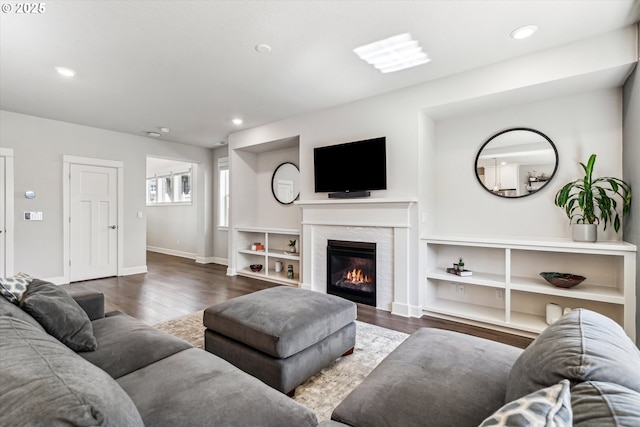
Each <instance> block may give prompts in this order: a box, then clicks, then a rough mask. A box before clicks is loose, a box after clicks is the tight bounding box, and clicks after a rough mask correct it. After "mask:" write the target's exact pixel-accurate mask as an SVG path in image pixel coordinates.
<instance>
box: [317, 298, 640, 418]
mask: <svg viewBox="0 0 640 427" xmlns="http://www.w3.org/2000/svg"><path fill="white" fill-rule="evenodd" d="M321 425H322V426H323V427H331V426H335V427H337V426H344V425H349V426H355V427H361V426H362V427H364V426H366V427H379V426H403V427H410V426H443V427H445V426H446V427H451V426H456V427H465V426H469V427H471V426H473V427H476V426H479V425H482V426H483V427H484V426H510V427H516V426H533V425H539V426H571V425H573V426H576V427H607V426H616V427H622V426H624V427H632V426H634V427H637V426H640V350H638V347H636V345H635V344H634V343H633V342H632V341H631V340H630V339H629V338H628V337H627V335H626V334H625V333H624V330H623V329H622V328H621V327H620V326H619V325H618V324H617V323H615V322H614V321H613V320H611V319H609V318H607V317H605V316H602V315H600V314H598V313H595V312H592V311H589V310H584V309H578V310H574V311H572V312H571V313H569V314H567V315H565V316H564V317H562V318H561V319H560V320H559V321H558V322H556V323H554V324H553V325H551V326H550V327H548V328H547V329H546V330H545V331H544V332H543V333H542V334H541V335H540V336H538V337H537V338H536V339H535V340H534V341H533V342H532V343H531V344H530V345H529V346H528V347H527V348H526V349H525V350H524V351H523V350H521V349H517V348H514V347H510V346H507V345H504V344H500V343H497V342H493V341H488V340H485V339H482V338H477V337H473V336H469V335H464V334H460V333H456V332H451V331H444V330H438V329H426V328H425V329H420V330H418V331H417V332H415V333H414V334H412V335H411V336H410V337H409V338H407V340H405V341H404V342H403V343H402V344H401V345H400V346H398V347H397V348H396V349H395V350H394V351H393V352H392V353H391V354H390V355H389V356H387V357H386V358H385V359H384V360H383V361H382V362H381V363H380V364H379V365H378V366H377V367H376V368H375V369H374V370H373V371H372V372H371V374H369V376H368V377H367V378H365V380H364V381H363V382H362V383H361V384H360V385H359V386H358V387H356V388H355V389H354V390H353V391H352V392H351V394H349V395H348V396H347V397H346V398H345V399H344V400H343V401H342V402H341V403H340V404H339V405H338V406H337V407H336V408H335V410H334V411H333V414H332V421H325V422H323V423H321Z"/></svg>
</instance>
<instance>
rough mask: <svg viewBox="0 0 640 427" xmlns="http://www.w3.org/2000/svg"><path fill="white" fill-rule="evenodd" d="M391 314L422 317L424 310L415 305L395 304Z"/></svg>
mask: <svg viewBox="0 0 640 427" xmlns="http://www.w3.org/2000/svg"><path fill="white" fill-rule="evenodd" d="M391 314H396V315H398V316H402V317H422V309H421V308H420V307H419V306H415V305H408V304H400V303H397V302H393V303H391Z"/></svg>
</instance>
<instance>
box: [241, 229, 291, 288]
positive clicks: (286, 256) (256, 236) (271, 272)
mask: <svg viewBox="0 0 640 427" xmlns="http://www.w3.org/2000/svg"><path fill="white" fill-rule="evenodd" d="M235 232H236V233H237V237H236V241H237V245H238V248H237V251H236V255H235V256H236V271H235V274H238V275H241V276H245V277H252V278H255V279H261V280H267V281H270V282H275V283H280V284H285V285H292V286H299V284H300V252H299V248H301V247H302V245H301V244H300V231H299V230H295V229H283V228H262V227H237V228H236V229H235ZM289 240H296V252H295V253H291V252H290V249H289V246H288V244H289ZM254 243H262V244H263V245H264V250H259V251H258V250H252V249H251V247H252V245H253V244H254ZM277 261H280V262H282V271H280V272H277V271H276V270H275V265H276V262H277ZM251 264H262V266H263V267H262V270H261V271H258V272H254V271H251V269H250V268H249V266H250V265H251ZM288 265H292V266H293V271H294V275H293V279H289V278H288V276H287V266H288Z"/></svg>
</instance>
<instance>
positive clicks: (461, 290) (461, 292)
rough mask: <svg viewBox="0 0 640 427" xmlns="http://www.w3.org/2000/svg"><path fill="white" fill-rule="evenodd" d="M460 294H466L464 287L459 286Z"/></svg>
mask: <svg viewBox="0 0 640 427" xmlns="http://www.w3.org/2000/svg"><path fill="white" fill-rule="evenodd" d="M458 293H459V294H464V285H458Z"/></svg>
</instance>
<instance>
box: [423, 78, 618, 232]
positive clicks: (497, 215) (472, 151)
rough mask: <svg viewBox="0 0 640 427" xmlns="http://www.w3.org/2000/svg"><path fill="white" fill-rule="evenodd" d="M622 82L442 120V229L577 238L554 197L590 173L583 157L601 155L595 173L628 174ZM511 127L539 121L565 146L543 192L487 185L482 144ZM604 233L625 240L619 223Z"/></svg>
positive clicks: (438, 223)
mask: <svg viewBox="0 0 640 427" xmlns="http://www.w3.org/2000/svg"><path fill="white" fill-rule="evenodd" d="M621 123H622V97H621V91H620V89H606V90H600V91H595V92H587V93H580V94H576V95H569V96H564V97H560V98H554V99H550V100H545V101H537V102H532V103H527V104H524V105H515V106H511V107H508V108H500V109H493V110H488V111H482V112H479V113H476V114H467V115H464V116H460V117H455V118H452V119H448V120H441V121H438V122H437V123H436V136H435V139H436V153H435V158H436V159H437V162H435V164H434V167H435V173H436V179H435V181H434V182H433V183H432V185H433V187H434V190H435V199H434V203H435V205H436V212H435V217H434V218H432V225H433V229H432V230H433V231H434V232H437V233H438V234H445V235H446V234H462V235H467V236H468V235H473V234H481V235H485V236H494V237H514V236H523V237H526V236H529V237H538V238H545V237H548V238H570V237H571V229H570V226H569V219H568V218H567V217H566V215H565V213H564V210H563V209H560V208H558V207H557V206H555V205H554V203H553V200H554V196H555V193H556V191H557V190H558V189H559V188H561V187H562V186H563V185H564V184H566V183H567V182H569V181H573V180H575V179H578V178H580V177H581V176H582V169H581V168H580V166H579V164H578V163H579V162H583V163H586V161H587V160H588V158H589V156H590V155H591V154H592V153H595V154H596V155H597V160H596V164H595V176H616V177H620V176H622V132H621V127H620V126H621ZM511 127H527V128H532V129H536V130H538V131H540V132H542V133H544V134H545V135H547V136H548V137H549V138H550V139H551V140H552V141H553V143H554V144H555V146H556V148H557V149H558V157H559V165H558V170H557V173H556V176H555V177H554V178H553V179H552V180H551V181H550V182H549V183H548V184H547V185H546V186H545V187H544V188H543V189H542V190H540V191H539V192H537V193H535V194H532V195H530V196H527V197H522V198H516V199H507V198H502V197H497V196H495V195H493V194H490V193H489V192H487V191H485V190H484V189H483V188H482V187H481V185H480V184H479V183H478V181H477V179H476V175H475V165H474V161H475V158H476V154H477V152H478V150H479V149H480V147H481V146H482V144H483V143H484V142H485V141H486V140H487V139H489V138H490V137H491V136H492V135H494V134H496V133H497V132H499V131H502V130H505V129H508V128H511ZM602 228H603V227H599V229H598V239H599V240H617V239H620V238H621V235H616V234H615V233H614V232H613V230H610V228H611V227H608V228H607V231H606V232H605V231H603V229H602Z"/></svg>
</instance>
